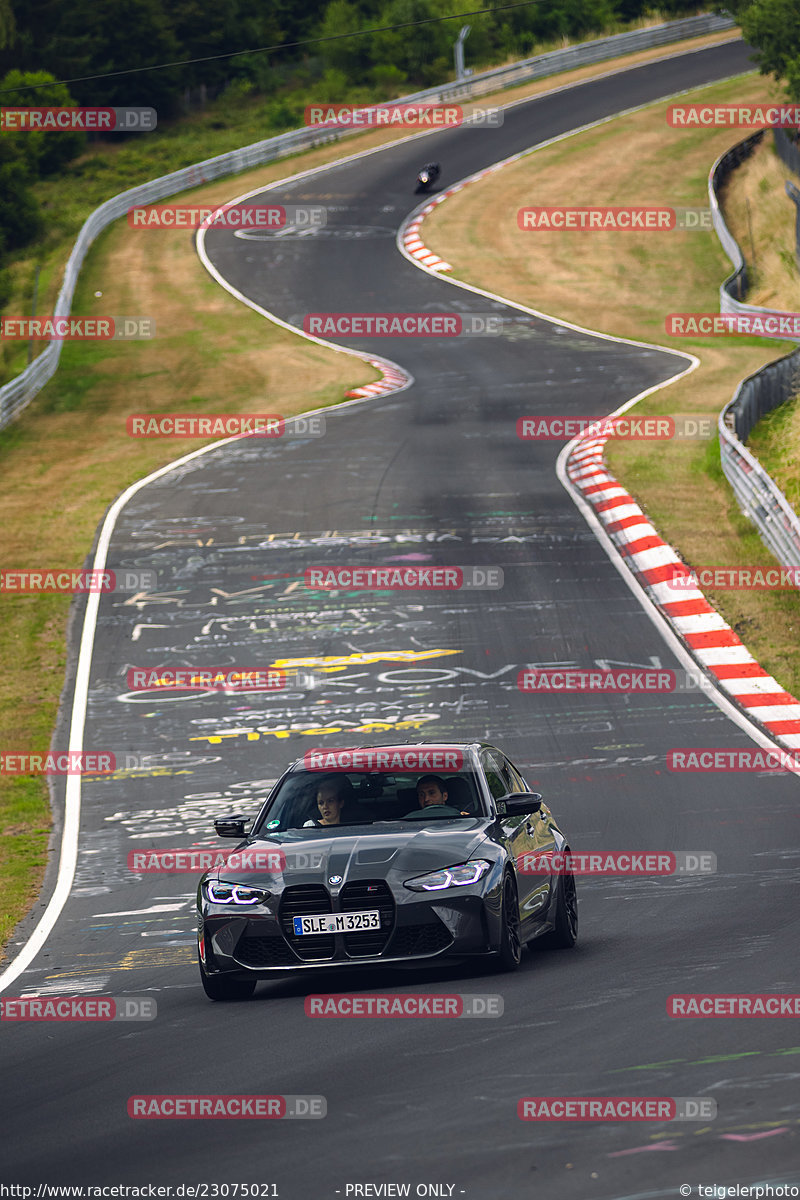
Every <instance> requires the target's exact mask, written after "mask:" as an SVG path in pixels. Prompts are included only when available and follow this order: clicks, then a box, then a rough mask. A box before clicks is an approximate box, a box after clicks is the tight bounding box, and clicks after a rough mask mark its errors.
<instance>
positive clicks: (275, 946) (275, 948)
mask: <svg viewBox="0 0 800 1200" xmlns="http://www.w3.org/2000/svg"><path fill="white" fill-rule="evenodd" d="M234 957H235V959H236V961H237V962H240V963H241V964H242V966H244V967H290V966H292V964H293V963H296V962H297V957H296V956H295V955H294V954H293V953H292V951H291V949H290V948H289V946H287V945H286V942H285V941H284V940H283V938H282V937H243V938H239V942H238V945H237V947H236V951H235V953H234Z"/></svg>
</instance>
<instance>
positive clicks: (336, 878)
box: [328, 875, 342, 883]
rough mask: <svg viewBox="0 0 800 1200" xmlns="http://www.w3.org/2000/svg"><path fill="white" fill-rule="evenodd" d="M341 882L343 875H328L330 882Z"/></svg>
mask: <svg viewBox="0 0 800 1200" xmlns="http://www.w3.org/2000/svg"><path fill="white" fill-rule="evenodd" d="M341 882H342V877H341V875H330V876H329V877H328V883H341Z"/></svg>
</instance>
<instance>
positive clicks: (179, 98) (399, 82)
mask: <svg viewBox="0 0 800 1200" xmlns="http://www.w3.org/2000/svg"><path fill="white" fill-rule="evenodd" d="M470 7H471V5H469V4H464V2H463V0H271V3H269V2H268V3H264V0H225V2H224V3H220V2H219V0H213V2H212V0H126V3H125V4H119V2H118V0H71V3H70V4H64V2H63V0H0V105H5V106H7V105H15V104H16V105H19V104H21V105H69V104H81V105H119V106H138V105H142V106H152V107H154V108H155V109H156V110H157V111H158V118H159V123H161V122H163V121H164V120H169V119H170V118H179V117H180V115H181V114H182V113H183V112H186V111H187V110H188V109H190V108H191V107H192V106H193V105H196V104H198V103H200V102H202V103H213V101H214V100H215V98H218V97H228V98H231V97H234V98H236V97H242V98H246V97H251V96H252V97H259V96H264V97H270V96H273V97H277V98H278V99H277V101H276V103H274V104H273V105H272V107H271V117H272V123H273V129H271V130H268V131H267V132H275V131H276V130H277V129H279V128H281V127H283V128H286V127H290V126H292V125H296V124H300V123H301V119H302V118H301V113H302V107H303V104H304V103H305V102H307V98H309V97H313V98H314V99H319V100H321V101H326V102H327V101H336V100H343V99H347V100H351V101H356V102H361V101H368V100H377V99H388V98H391V97H393V96H398V95H402V94H403V92H409V91H414V90H416V89H418V88H423V87H430V86H434V85H435V84H437V83H441V82H445V81H447V80H449V79H452V77H453V42H454V40H455V37H456V36H457V33H458V29H459V27H460V24H461V23H462V22H461V21H459V20H448V21H442V20H434V21H432V23H424V22H426V21H431V19H433V18H440V17H443V16H447V15H450V14H453V15H456V14H458V13H459V11H463V10H465V9H468V8H470ZM492 7H493V8H494V9H497V11H490V12H487V13H485V14H482V15H479V16H475V17H469V18H465V20H468V23H469V24H470V26H471V31H470V35H469V38H468V40H467V43H466V61H467V63H468V64H469V65H472V66H473V67H475V68H476V69H482V68H486V67H489V66H492V65H495V64H498V63H502V62H505V61H508V60H513V59H516V58H524V57H527V56H530V55H532V54H535V53H536V52H537V47H540V46H541V44H542V43H543V42H546V41H552V40H553V39H560V38H565V39H575V38H578V37H581V36H586V35H591V34H593V33H597V34H600V33H602V32H603V31H604V30H608V29H609V28H614V27H615V26H618V25H619V23H620V22H629V21H632V20H635V19H636V18H637V17H641V16H644V15H647V14H648V13H649V12H650V11H651V10H650V5H649V4H648V2H647V0H537V2H535V3H531V4H529V5H526V6H524V7H520V8H513V9H509V10H507V11H503V10H502V4H501V2H500V0H494V2H493V4H492ZM727 7H728V9H729V10H730V11H731V13H732V15H734V16H735V17H736V18H737V20H738V21H739V22H740V23H741V25H742V29H743V31H744V34H745V37H746V38H747V39H748V40H749V41H750V42H751V43H752V44H753V45H754V46H756V47H757V48H758V50H759V59H758V61H759V62H760V66H761V69H762V71H763V72H764V73H772V74H773V75H775V76H776V77H778V78H781V79H783V80H784V82H785V85H786V89H787V95H788V97H789V98H793V99H800V6H798V4H797V0H730V2H729V4H728V6H727ZM657 11H658V13H659V14H661V15H662V16H663V17H664V18H670V17H677V16H681V15H685V14H686V13H690V12H694V11H696V3H694V2H692V0H658V10H657ZM367 30H373V31H376V32H365V33H363V34H362V31H367ZM354 35H360V36H354ZM317 39H324V40H317ZM293 43H311V44H306V45H302V44H300V45H296V44H295V45H293ZM263 47H278V48H277V49H265V50H262V51H261V52H259V53H242V51H243V50H244V49H245V48H252V49H258V48H263ZM187 60H189V61H187ZM170 64H172V65H170ZM175 64H181V65H175ZM142 68H145V69H142ZM152 68H158V69H152ZM56 80H68V81H74V82H69V83H68V84H67V85H64V84H59V83H56V82H55V81H56ZM31 85H36V88H35V90H30V89H31ZM95 136H96V135H95ZM110 136H112V137H119V136H124V135H110ZM85 141H86V135H85V134H82V133H63V132H53V133H35V134H32V133H25V134H19V133H14V132H11V131H5V130H0V261H2V258H3V256H5V255H7V254H8V253H9V252H12V251H14V250H17V249H19V248H20V247H23V246H25V245H26V244H27V243H29V242H31V241H33V240H35V239H36V238H37V237H38V236H39V234H40V232H41V229H42V217H41V214H40V213H39V210H38V206H37V203H36V200H35V195H34V192H33V190H32V189H33V185H34V184H35V181H36V180H37V179H38V178H42V177H46V176H52V175H57V174H58V173H59V172H60V171H62V170H63V169H64V166H65V164H66V163H67V162H68V161H69V160H70V159H71V158H74V157H75V156H77V155H79V154H80V153H81V151H82V149H83V147H84V146H85ZM2 302H3V288H2V285H1V284H0V304H2Z"/></svg>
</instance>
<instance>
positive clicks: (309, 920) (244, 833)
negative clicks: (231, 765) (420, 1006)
mask: <svg viewBox="0 0 800 1200" xmlns="http://www.w3.org/2000/svg"><path fill="white" fill-rule="evenodd" d="M214 827H215V829H216V832H217V834H218V835H219V836H220V837H225V838H236V839H237V842H238V845H237V846H236V848H235V849H234V850H233V851H231V852H230V854H228V855H227V856H226V858H225V862H224V864H223V865H221V866H218V867H216V868H214V869H213V870H211V871H208V872H206V874H205V875H204V876H203V878H202V879H201V881H200V884H199V887H198V892H197V907H198V952H199V966H200V978H201V981H202V984H203V987H204V989H205V992H206V995H208V996H209V997H210V998H211V999H212V1000H239V999H246V998H247V997H248V996H250V995H252V993H253V990H254V988H255V986H256V983H257V981H258V980H259V979H270V978H276V977H280V976H286V975H292V974H295V973H297V972H299V971H304V970H319V969H321V968H326V967H332V968H336V969H342V968H345V967H347V966H359V967H361V968H364V967H370V966H374V967H380V966H397V965H399V964H406V965H407V964H413V963H419V964H423V963H430V962H431V961H432V960H437V959H445V958H448V959H460V960H462V961H463V960H466V959H478V960H485V962H486V964H487V966H489V967H491V968H492V969H496V970H502V971H512V970H515V969H516V968H517V967H518V966H519V965H520V961H521V958H522V952H523V947H524V946H525V945H526V944H528V943H531V942H533V941H539V940H540V942H541V943H543V944H547V945H550V946H554V947H564V948H567V947H571V946H574V944H575V942H576V940H577V932H578V910H577V896H576V890H575V880H574V877H573V875H572V874H571V873H568V872H561V873H558V872H556V873H552V872H550V871H548V870H547V866H546V864H547V861H548V858H549V857H552V856H553V855H554V854H557V855H560V854H562V853H568V851H569V846H568V844H567V840H566V838H565V836H564V834H563V833H562V831H561V829H560V828H559V826H558V825H557V824H556V821H555V819H554V817H553V815H552V813H551V812H550V810H549V808H548V807H547V805H546V804H545V803H544V801H543V800H542V797H541V795H539V794H538V793H536V792H531V791H530V790H529V788H528V785H527V783H526V782H525V779H524V778H523V776H522V775H521V773H520V772H519V770H518V769H517V768H516V767H515V766H514V764H513V763H511V762H510V761H509V759H508V758H507V757H506V756H505V754H503V752H502V751H501V750H498V749H497V748H496V747H494V746H490V745H488V744H486V743H484V742H474V743H469V744H467V743H447V744H445V743H417V744H409V743H406V744H402V745H389V746H363V747H355V748H347V749H336V750H329V749H325V750H310V751H308V752H307V753H306V754H305V755H304V756H303V758H302V759H298V760H297V761H296V762H293V763H292V764H291V765H290V766H289V767H288V769H287V770H286V772H285V773H284V774H283V776H282V777H281V778H280V779H279V780H278V782H277V783H276V784H275V786H274V788H273V789H272V791H271V792H270V794H269V796H268V797H267V799H266V800H265V801H264V804H263V806H262V808H261V810H260V812H259V813H258V814H257V815H256V817H255V819H254V820H253V819H252V818H250V817H247V816H244V815H242V814H240V813H233V814H229V815H226V816H220V817H218V818H217V820H215V822H214Z"/></svg>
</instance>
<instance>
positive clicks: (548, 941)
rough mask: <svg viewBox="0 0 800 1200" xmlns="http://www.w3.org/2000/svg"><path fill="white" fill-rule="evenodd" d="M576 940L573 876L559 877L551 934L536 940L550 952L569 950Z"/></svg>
mask: <svg viewBox="0 0 800 1200" xmlns="http://www.w3.org/2000/svg"><path fill="white" fill-rule="evenodd" d="M577 940H578V893H577V891H576V888H575V876H574V875H561V876H560V877H559V881H558V892H557V894H556V915H555V923H554V925H553V929H552V932H551V933H546V934H544V936H543V937H540V938H538V939H537V942H538V944H539V945H540V946H544V947H546V948H547V949H550V950H571V949H572V947H573V946H574V945H575V943H576V942H577Z"/></svg>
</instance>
